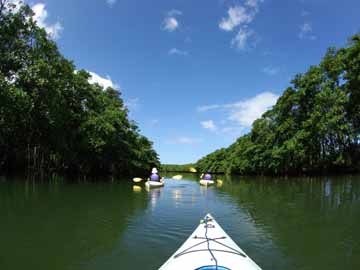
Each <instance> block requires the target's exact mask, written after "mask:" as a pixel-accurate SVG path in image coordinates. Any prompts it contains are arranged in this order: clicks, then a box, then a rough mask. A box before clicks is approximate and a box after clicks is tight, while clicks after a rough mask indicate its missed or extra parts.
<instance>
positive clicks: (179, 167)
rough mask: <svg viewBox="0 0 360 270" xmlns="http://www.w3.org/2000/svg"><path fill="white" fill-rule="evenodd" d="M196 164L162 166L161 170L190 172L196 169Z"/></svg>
mask: <svg viewBox="0 0 360 270" xmlns="http://www.w3.org/2000/svg"><path fill="white" fill-rule="evenodd" d="M195 166H196V165H195V164H183V165H176V164H161V170H162V171H164V172H187V173H188V172H190V169H191V168H195Z"/></svg>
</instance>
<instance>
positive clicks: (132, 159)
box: [0, 0, 159, 174]
mask: <svg viewBox="0 0 360 270" xmlns="http://www.w3.org/2000/svg"><path fill="white" fill-rule="evenodd" d="M32 15H33V13H32V10H31V9H30V8H29V7H28V6H21V8H20V9H18V7H15V6H14V5H13V4H9V3H6V1H4V0H0V171H4V170H7V171H10V170H15V169H16V171H19V170H26V169H31V170H34V171H44V172H48V171H62V172H72V173H74V172H75V173H83V174H91V173H96V174H97V173H112V174H120V173H122V174H125V173H139V174H140V173H142V172H145V171H149V170H150V167H151V166H155V165H156V166H158V165H159V161H158V157H157V154H156V152H155V151H154V150H153V148H152V143H151V142H150V141H149V140H148V139H147V138H145V137H143V136H141V135H140V134H139V131H138V128H137V126H136V124H135V123H134V122H132V121H130V120H129V119H128V111H127V108H126V107H125V106H124V103H123V100H122V99H121V97H120V93H119V91H117V90H115V89H112V88H107V89H103V88H102V87H101V86H100V85H98V84H90V83H89V82H88V79H89V77H90V75H89V74H88V73H87V72H86V71H84V70H80V71H77V70H76V68H75V66H74V64H73V63H72V62H71V61H69V60H67V59H65V58H64V57H63V56H62V55H61V54H60V52H59V51H58V49H57V46H56V44H55V43H54V42H53V41H52V40H51V39H49V38H48V36H47V34H46V32H45V30H44V29H41V28H39V27H38V26H37V25H36V23H35V22H34V21H33V19H32Z"/></svg>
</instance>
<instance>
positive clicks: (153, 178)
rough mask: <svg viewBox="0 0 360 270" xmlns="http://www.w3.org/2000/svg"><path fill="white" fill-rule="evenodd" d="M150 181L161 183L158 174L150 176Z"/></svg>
mask: <svg viewBox="0 0 360 270" xmlns="http://www.w3.org/2000/svg"><path fill="white" fill-rule="evenodd" d="M150 181H157V182H160V176H159V175H157V174H156V173H153V174H151V176H150Z"/></svg>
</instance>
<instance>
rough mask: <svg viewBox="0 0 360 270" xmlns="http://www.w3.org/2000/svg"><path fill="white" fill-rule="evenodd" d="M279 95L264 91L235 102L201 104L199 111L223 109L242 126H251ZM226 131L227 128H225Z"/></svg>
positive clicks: (232, 119)
mask: <svg viewBox="0 0 360 270" xmlns="http://www.w3.org/2000/svg"><path fill="white" fill-rule="evenodd" d="M278 97H279V96H278V95H276V94H274V93H271V92H263V93H260V94H258V95H256V96H255V97H252V98H249V99H246V100H241V101H238V102H235V103H229V104H224V105H218V104H217V105H209V106H200V107H198V111H202V112H204V111H209V110H215V109H223V110H225V111H226V113H227V117H228V119H229V120H231V121H233V122H235V123H237V124H239V125H240V127H244V128H247V127H251V125H252V123H253V122H254V121H255V120H256V119H258V118H259V117H261V115H262V114H263V113H264V112H265V111H267V110H268V109H270V108H271V107H272V106H273V105H274V104H275V103H276V101H277V99H278ZM223 131H226V130H223Z"/></svg>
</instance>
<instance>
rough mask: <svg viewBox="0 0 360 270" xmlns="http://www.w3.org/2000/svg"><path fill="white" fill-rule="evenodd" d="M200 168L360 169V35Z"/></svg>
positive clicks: (245, 171) (296, 82)
mask: <svg viewBox="0 0 360 270" xmlns="http://www.w3.org/2000/svg"><path fill="white" fill-rule="evenodd" d="M197 168H198V169H199V170H200V171H205V170H207V169H209V170H211V171H212V172H216V173H235V174H269V175H280V174H282V175H284V174H306V173H329V172H352V171H359V170H360V35H355V36H353V37H352V38H351V39H350V42H349V45H348V46H347V47H345V48H341V49H335V48H330V49H328V51H327V53H326V54H325V56H324V57H323V59H322V61H321V63H320V64H319V65H317V66H311V67H310V68H309V69H308V71H307V72H305V73H304V74H298V75H296V76H295V78H294V79H293V80H292V81H291V86H289V87H288V88H287V89H286V90H285V91H284V93H283V95H282V96H281V97H280V98H279V99H278V101H277V103H276V105H275V106H273V108H272V109H270V110H268V111H267V112H266V113H264V114H263V116H262V117H261V118H260V119H258V120H256V121H255V122H254V123H253V126H252V129H251V132H250V133H249V134H246V135H245V136H242V137H240V138H239V139H238V140H237V141H236V142H235V143H234V144H232V145H231V146H230V147H228V148H223V149H219V150H217V151H215V152H213V153H211V154H209V155H207V156H205V157H204V158H202V159H200V160H199V161H198V162H197Z"/></svg>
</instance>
